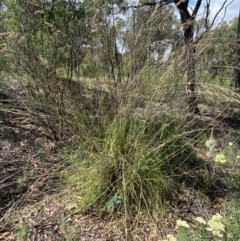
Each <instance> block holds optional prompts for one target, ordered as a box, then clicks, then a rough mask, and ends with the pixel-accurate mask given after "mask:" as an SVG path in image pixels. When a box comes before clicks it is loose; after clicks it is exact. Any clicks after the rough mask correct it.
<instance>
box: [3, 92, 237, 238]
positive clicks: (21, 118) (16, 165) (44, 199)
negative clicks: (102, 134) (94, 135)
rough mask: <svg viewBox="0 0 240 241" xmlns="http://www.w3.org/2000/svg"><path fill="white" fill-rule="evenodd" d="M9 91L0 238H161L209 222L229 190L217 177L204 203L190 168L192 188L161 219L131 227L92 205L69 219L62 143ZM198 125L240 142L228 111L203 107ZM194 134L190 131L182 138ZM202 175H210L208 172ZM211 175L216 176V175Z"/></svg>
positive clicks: (5, 104)
mask: <svg viewBox="0 0 240 241" xmlns="http://www.w3.org/2000/svg"><path fill="white" fill-rule="evenodd" d="M11 93H12V91H9V92H6V93H3V92H2V93H0V240H36V241H48V240H60V241H63V240H86V241H91V240H92V241H96V240H98V241H107V240H109V241H110V240H146V241H147V240H160V239H162V238H164V237H166V234H168V233H169V232H170V230H174V227H175V223H176V222H175V221H176V219H178V218H182V219H185V220H190V219H191V217H193V216H194V217H196V216H201V217H204V218H205V219H208V218H209V217H210V216H211V214H213V213H216V212H217V210H219V209H220V208H221V207H220V203H221V202H222V200H223V199H224V198H225V194H226V193H228V192H229V190H225V189H224V188H225V187H224V185H223V184H222V183H217V180H218V179H217V177H216V178H215V179H214V178H213V186H212V187H209V190H212V191H213V192H211V193H209V194H207V195H208V196H209V199H210V200H211V203H210V204H208V205H206V204H204V200H205V197H204V196H200V195H199V194H198V193H197V191H196V189H195V188H196V186H197V185H198V184H199V185H201V182H202V180H201V178H200V179H199V180H197V178H198V177H196V176H195V174H196V173H195V172H194V170H193V171H192V172H188V173H186V174H184V175H186V177H188V178H186V184H188V183H187V181H188V182H189V183H192V184H193V185H192V186H191V185H190V184H189V187H188V188H189V189H188V190H187V191H186V193H184V192H183V193H181V195H180V196H181V197H179V192H180V190H176V192H175V193H172V196H171V197H170V199H172V203H175V205H176V206H173V205H172V206H171V207H169V212H167V214H166V215H164V216H163V217H162V218H159V217H156V218H152V219H149V220H146V218H142V217H139V219H138V221H136V222H135V223H131V222H130V220H126V219H125V217H124V215H123V212H121V210H119V211H117V213H115V214H114V215H109V214H108V215H101V216H100V215H99V211H98V210H97V208H94V207H93V208H90V209H89V210H86V211H85V212H84V213H81V214H80V213H75V214H74V215H71V213H74V208H75V207H72V206H71V204H68V203H67V201H65V197H66V195H69V194H68V193H67V191H64V192H62V187H63V183H62V179H61V174H62V170H63V168H64V164H63V161H62V160H63V157H62V156H61V153H60V152H59V149H58V146H59V145H60V144H61V143H60V142H57V141H56V140H55V138H54V135H53V134H51V133H49V130H47V128H46V129H45V128H44V127H43V126H41V125H39V124H37V123H36V121H35V119H34V118H33V115H32V113H31V112H29V111H28V110H27V109H26V108H25V106H23V105H22V104H21V101H19V99H18V93H15V94H14V98H13V95H12V94H11ZM203 108H204V107H202V108H201V109H202V110H203ZM203 112H204V111H203ZM235 112H238V108H237V109H236V111H235ZM30 113H31V114H30ZM209 113H210V114H209ZM201 121H203V122H205V123H206V124H207V125H206V126H207V128H209V131H211V129H212V128H213V127H214V128H215V130H216V134H217V135H219V136H221V140H222V142H225V143H227V142H228V141H234V142H236V143H238V144H239V130H240V121H239V119H238V118H235V117H232V116H231V115H230V113H224V112H222V111H220V112H219V111H217V112H216V113H215V112H214V110H213V109H212V110H211V109H210V108H206V110H205V112H204V115H203V116H200V117H197V119H196V122H197V124H196V125H198V124H201V123H198V122H201ZM194 135H196V134H192V133H190V134H189V135H188V136H187V137H186V138H194ZM220 144H221V143H220ZM199 154H201V153H199ZM202 157H203V158H204V157H205V156H204V154H203V156H202ZM204 171H205V172H208V170H206V168H205V169H203V172H204ZM211 174H212V175H213V176H214V172H212V173H211ZM204 175H205V174H203V176H204ZM207 175H208V173H206V176H207ZM198 176H199V175H198ZM200 177H201V176H200ZM194 185H195V186H194ZM189 190H190V191H191V193H190V194H189ZM176 210H178V211H177V212H176ZM126 226H128V227H129V228H128V229H127V230H126V229H125V227H126Z"/></svg>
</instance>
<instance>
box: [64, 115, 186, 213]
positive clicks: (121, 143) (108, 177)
mask: <svg viewBox="0 0 240 241" xmlns="http://www.w3.org/2000/svg"><path fill="white" fill-rule="evenodd" d="M179 131H181V128H180V126H179V124H177V122H175V121H171V120H170V119H167V118H166V119H164V118H162V119H161V120H159V121H156V120H152V121H150V120H148V121H144V120H136V119H134V118H133V117H131V115H127V116H125V115H120V114H118V115H116V116H115V118H114V119H113V121H112V122H110V123H109V125H108V126H106V129H105V132H104V133H102V139H99V138H97V139H92V141H91V142H90V141H88V143H89V144H90V145H91V147H90V146H85V147H83V148H84V149H85V150H86V149H89V148H90V149H91V148H92V147H93V146H95V147H96V149H95V151H90V152H89V153H88V152H87V153H86V154H85V155H84V157H82V153H81V154H80V153H79V154H76V156H75V157H74V158H73V159H72V165H71V166H70V167H69V168H68V170H67V171H66V172H65V178H66V181H67V183H68V186H69V188H70V189H71V190H75V192H78V193H79V195H80V196H81V201H80V202H79V205H80V207H81V208H83V207H86V206H89V205H91V204H93V203H95V202H100V203H102V204H104V205H105V204H106V208H107V210H108V211H110V210H113V209H114V208H115V206H119V205H120V206H121V204H123V203H125V204H126V205H127V209H128V210H127V211H134V210H135V211H137V210H140V209H145V210H146V209H147V210H148V209H156V210H157V209H159V208H160V207H161V205H162V203H163V201H164V199H165V197H166V194H167V193H168V192H169V191H170V190H171V186H172V184H173V180H172V179H171V177H170V175H171V173H172V172H173V171H174V168H176V167H177V166H178V165H180V164H182V163H184V162H185V161H186V160H187V159H188V158H189V156H190V155H189V151H187V148H185V147H184V148H183V145H182V143H181V139H180V138H178V137H176V135H177V134H179ZM80 149H81V148H80ZM79 155H80V156H79ZM122 199H123V201H122Z"/></svg>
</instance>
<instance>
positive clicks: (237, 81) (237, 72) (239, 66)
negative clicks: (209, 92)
mask: <svg viewBox="0 0 240 241" xmlns="http://www.w3.org/2000/svg"><path fill="white" fill-rule="evenodd" d="M236 44H237V51H236V62H237V63H236V67H235V68H234V72H233V81H232V88H233V89H237V88H239V87H240V10H239V16H238V26H237V37H236Z"/></svg>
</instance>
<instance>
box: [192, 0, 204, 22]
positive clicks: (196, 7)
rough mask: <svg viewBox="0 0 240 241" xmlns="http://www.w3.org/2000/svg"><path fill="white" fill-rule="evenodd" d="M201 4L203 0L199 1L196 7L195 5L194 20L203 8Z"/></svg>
mask: <svg viewBox="0 0 240 241" xmlns="http://www.w3.org/2000/svg"><path fill="white" fill-rule="evenodd" d="M201 3H202V0H198V1H197V3H196V5H195V8H194V10H193V12H192V18H193V19H195V17H196V15H197V12H198V10H199V8H200V6H201Z"/></svg>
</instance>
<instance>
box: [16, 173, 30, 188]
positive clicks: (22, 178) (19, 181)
mask: <svg viewBox="0 0 240 241" xmlns="http://www.w3.org/2000/svg"><path fill="white" fill-rule="evenodd" d="M27 180H28V179H27V176H26V175H25V174H24V175H23V176H20V177H18V178H17V184H18V186H19V187H22V186H24V185H26V183H27Z"/></svg>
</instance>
